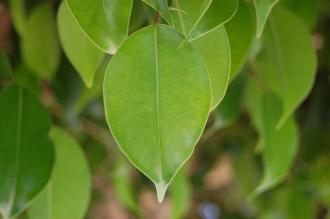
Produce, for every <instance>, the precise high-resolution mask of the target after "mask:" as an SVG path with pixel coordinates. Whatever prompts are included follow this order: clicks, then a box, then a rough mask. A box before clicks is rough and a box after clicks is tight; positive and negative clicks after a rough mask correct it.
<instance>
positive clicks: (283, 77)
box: [256, 7, 316, 127]
mask: <svg viewBox="0 0 330 219" xmlns="http://www.w3.org/2000/svg"><path fill="white" fill-rule="evenodd" d="M256 71H257V72H258V73H259V76H260V77H261V79H262V80H263V81H264V83H265V84H266V86H268V87H269V88H270V89H272V90H273V91H274V92H275V93H276V94H277V95H278V97H280V99H281V101H282V102H283V111H282V116H281V117H280V118H279V122H278V127H280V126H281V125H282V124H283V123H284V122H285V120H286V119H287V118H288V117H290V115H292V113H293V112H294V110H295V109H296V108H297V107H298V106H299V104H300V103H301V102H302V101H303V100H304V98H305V97H306V96H307V95H308V93H309V92H310V90H311V88H312V85H313V83H314V78H315V74H316V56H315V52H314V49H313V46H312V42H311V37H310V35H309V31H308V29H307V28H306V27H305V25H304V24H303V23H302V22H301V21H300V20H299V19H298V18H297V17H296V16H294V15H293V14H292V13H291V12H289V11H287V10H284V9H282V8H280V7H277V8H275V9H274V10H273V13H272V15H271V17H270V22H269V24H268V26H267V28H266V30H265V33H264V51H263V52H262V53H261V54H260V55H259V57H258V60H257V62H256Z"/></svg>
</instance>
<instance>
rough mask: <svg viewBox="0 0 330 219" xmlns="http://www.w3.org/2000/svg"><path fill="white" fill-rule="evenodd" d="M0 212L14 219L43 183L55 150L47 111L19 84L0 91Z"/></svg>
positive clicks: (50, 167)
mask: <svg viewBox="0 0 330 219" xmlns="http://www.w3.org/2000/svg"><path fill="white" fill-rule="evenodd" d="M0 121H1V123H0V142H1V144H0V194H1V196H0V212H1V213H2V215H3V217H4V219H8V218H15V217H16V216H17V215H18V214H19V213H21V212H22V211H23V210H24V209H26V208H27V207H28V205H29V204H30V203H31V201H32V200H33V199H34V198H35V197H36V195H37V194H38V193H39V192H40V191H41V190H42V189H43V188H44V187H45V186H46V184H47V182H48V180H49V178H50V175H51V171H52V167H53V162H54V149H53V145H52V143H51V141H50V140H49V138H48V132H49V129H50V126H51V121H50V118H49V116H48V114H47V111H46V110H45V109H44V108H43V107H42V105H41V104H40V103H39V102H38V100H37V99H36V98H35V97H33V96H32V95H31V94H29V93H28V92H27V91H26V90H24V89H23V88H22V87H18V86H11V87H8V88H6V89H5V90H4V91H3V92H2V93H1V94H0Z"/></svg>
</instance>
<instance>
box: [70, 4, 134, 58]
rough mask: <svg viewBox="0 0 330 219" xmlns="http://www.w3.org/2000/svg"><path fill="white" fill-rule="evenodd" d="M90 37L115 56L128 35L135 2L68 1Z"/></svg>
mask: <svg viewBox="0 0 330 219" xmlns="http://www.w3.org/2000/svg"><path fill="white" fill-rule="evenodd" d="M66 2H67V4H68V6H69V8H70V9H71V12H72V14H73V16H74V17H75V18H76V20H77V21H78V23H79V24H80V26H81V27H82V29H83V30H84V32H85V33H86V34H87V35H88V37H89V38H90V39H91V40H92V41H93V42H94V43H95V44H96V45H97V46H98V47H99V48H100V49H102V50H103V51H105V52H107V53H110V54H114V53H115V52H116V50H117V49H118V47H119V45H120V44H121V43H122V42H123V41H124V39H125V38H126V36H127V34H128V25H129V18H130V14H131V10H132V4H133V0H97V1H95V0H84V1H81V0H66Z"/></svg>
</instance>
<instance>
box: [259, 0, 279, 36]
mask: <svg viewBox="0 0 330 219" xmlns="http://www.w3.org/2000/svg"><path fill="white" fill-rule="evenodd" d="M278 2H279V0H254V7H255V10H256V18H257V37H260V36H261V35H262V32H263V31H264V28H265V25H266V23H267V19H268V17H269V14H270V12H271V11H272V9H273V7H274V6H275V5H276V4H277V3H278Z"/></svg>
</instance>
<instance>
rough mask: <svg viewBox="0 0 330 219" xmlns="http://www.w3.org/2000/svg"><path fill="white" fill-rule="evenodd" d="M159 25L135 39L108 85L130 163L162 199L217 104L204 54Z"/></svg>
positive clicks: (112, 67) (110, 112) (111, 115)
mask: <svg viewBox="0 0 330 219" xmlns="http://www.w3.org/2000/svg"><path fill="white" fill-rule="evenodd" d="M182 40H183V37H182V36H181V35H180V34H179V33H177V32H176V31H175V30H173V29H171V28H169V27H167V26H164V25H159V26H157V27H155V26H149V27H146V28H144V29H142V30H140V31H138V32H136V33H134V34H133V35H132V36H131V37H129V38H128V39H127V40H126V41H125V43H124V44H123V45H122V47H121V48H120V49H119V50H118V53H117V54H116V55H115V56H114V57H113V58H112V60H111V62H110V64H109V67H108V70H107V73H106V77H105V81H104V102H105V109H106V117H107V121H108V124H109V127H110V129H111V131H112V134H113V136H114V137H115V139H116V140H117V143H118V144H119V146H120V148H121V149H122V151H123V152H124V153H125V154H126V155H127V156H128V158H129V159H130V161H131V162H132V163H133V164H134V165H135V166H136V167H137V168H138V169H139V170H141V171H142V172H143V173H144V174H145V175H146V176H148V177H149V178H150V179H151V180H152V181H153V182H154V183H155V185H156V189H157V193H158V199H159V201H162V200H163V198H164V194H165V191H166V189H167V187H168V185H169V183H170V182H171V180H172V178H173V177H174V175H175V174H176V172H177V171H178V169H179V168H180V167H181V166H182V165H183V163H184V162H185V161H186V160H187V159H188V158H189V157H190V155H191V153H192V151H193V149H194V146H195V145H196V143H197V141H198V139H199V137H200V135H201V133H202V131H203V129H204V126H205V123H206V120H207V117H208V113H209V110H210V105H211V89H210V81H209V77H208V72H207V70H206V67H205V65H204V63H203V61H202V58H201V56H200V54H199V52H198V51H197V50H196V49H195V48H194V47H193V46H192V45H191V44H186V45H185V46H184V47H182V48H181V49H178V47H179V45H180V43H181V42H182Z"/></svg>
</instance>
